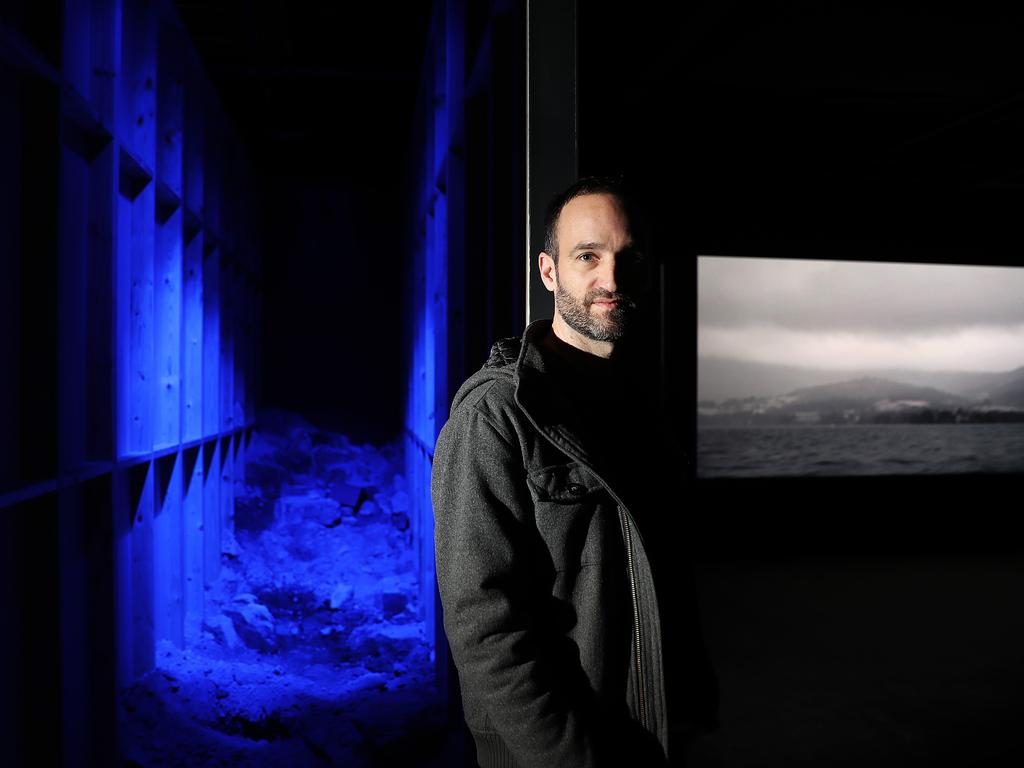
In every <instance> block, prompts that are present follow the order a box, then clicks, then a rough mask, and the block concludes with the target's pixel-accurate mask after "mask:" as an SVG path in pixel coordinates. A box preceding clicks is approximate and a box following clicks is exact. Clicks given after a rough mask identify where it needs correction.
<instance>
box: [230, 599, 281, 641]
mask: <svg viewBox="0 0 1024 768" xmlns="http://www.w3.org/2000/svg"><path fill="white" fill-rule="evenodd" d="M224 614H225V615H226V616H228V617H229V618H230V619H231V621H232V622H233V623H234V625H235V631H236V632H237V633H238V636H239V637H240V638H241V639H242V642H243V643H245V644H246V645H247V646H249V647H250V648H254V649H255V650H257V651H269V650H271V649H273V648H274V647H275V645H276V644H275V642H274V617H273V615H272V614H271V613H270V610H269V609H268V608H267V606H265V605H261V604H259V603H255V602H253V603H232V604H231V605H229V606H227V607H225V609H224Z"/></svg>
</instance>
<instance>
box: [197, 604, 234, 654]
mask: <svg viewBox="0 0 1024 768" xmlns="http://www.w3.org/2000/svg"><path fill="white" fill-rule="evenodd" d="M203 628H204V629H206V630H207V631H208V632H209V633H210V634H211V635H213V639H214V640H216V641H217V642H218V643H220V644H221V645H223V646H226V647H228V648H231V649H234V648H237V647H238V633H237V632H235V625H234V623H232V621H231V619H229V618H228V617H227V616H225V615H224V614H223V613H218V614H217V615H216V616H210V617H209V618H208V619H206V620H205V621H204V622H203Z"/></svg>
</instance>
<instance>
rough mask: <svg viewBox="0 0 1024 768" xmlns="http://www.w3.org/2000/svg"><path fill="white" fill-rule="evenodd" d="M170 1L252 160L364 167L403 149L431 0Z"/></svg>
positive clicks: (334, 169) (328, 169) (264, 166)
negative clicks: (359, 0)
mask: <svg viewBox="0 0 1024 768" xmlns="http://www.w3.org/2000/svg"><path fill="white" fill-rule="evenodd" d="M175 6H176V7H177V9H178V12H179V13H180V15H181V18H182V21H183V22H184V24H185V27H186V29H187V30H188V33H189V36H190V37H191V39H192V41H193V42H194V44H195V46H196V48H197V49H198V51H199V54H200V57H201V58H202V61H203V64H204V66H205V67H206V70H207V72H208V73H209V75H210V78H211V79H212V81H213V83H214V86H215V87H216V88H217V90H218V92H219V94H220V97H221V99H222V100H223V102H224V104H225V107H226V109H227V111H228V114H229V115H230V116H231V118H232V119H233V121H234V123H235V126H236V128H237V130H238V132H239V134H240V135H241V137H242V140H243V142H244V143H245V145H246V148H247V150H248V152H249V155H250V159H251V161H252V162H253V164H254V165H255V166H256V167H257V168H258V169H260V170H262V171H263V172H264V173H269V174H273V175H277V174H285V175H291V174H298V175H314V176H315V175H333V174H339V173H340V174H353V175H355V176H359V175H362V173H364V172H366V171H369V170H372V169H373V168H374V167H376V168H378V169H379V168H380V167H381V166H382V165H383V166H385V167H386V166H387V165H388V164H389V162H390V161H391V160H392V159H398V160H404V158H405V156H406V148H407V147H408V145H409V143H410V141H411V139H412V133H411V123H412V117H413V111H414V106H415V99H416V93H417V89H418V85H419V73H420V70H421V68H422V62H423V54H424V50H425V48H426V40H427V29H428V24H429V20H430V12H431V6H432V3H431V2H430V0H416V1H414V2H404V3H400V4H398V5H395V4H391V3H348V2H328V1H326V0H324V1H321V2H308V1H305V2H303V1H301V0H300V1H298V2H281V1H280V0H279V1H278V2H259V3H252V2H246V1H245V0H225V1H220V2H209V0H206V1H205V2H204V1H203V0H175Z"/></svg>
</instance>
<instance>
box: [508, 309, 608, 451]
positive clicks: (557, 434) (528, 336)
mask: <svg viewBox="0 0 1024 768" xmlns="http://www.w3.org/2000/svg"><path fill="white" fill-rule="evenodd" d="M550 330H551V318H541V319H539V320H534V321H533V322H532V323H530V324H529V325H528V326H526V330H524V331H523V336H522V339H521V341H520V346H519V356H518V357H517V359H516V363H515V367H514V369H513V372H512V380H513V382H514V384H515V390H514V396H513V397H514V400H515V402H516V404H517V405H518V406H519V408H520V410H522V411H523V413H525V414H526V416H527V418H528V419H529V420H530V421H531V422H532V423H533V425H534V426H535V427H536V428H537V429H538V430H539V431H540V432H542V433H543V434H544V435H546V436H547V438H548V439H549V440H550V441H551V442H553V443H554V444H555V445H556V446H557V447H559V448H560V449H561V450H563V451H565V452H566V453H567V454H569V455H570V456H572V457H573V458H574V459H576V460H577V461H580V462H582V463H584V464H586V465H587V466H588V467H590V468H591V469H593V465H594V462H593V456H592V455H591V453H590V452H588V451H587V449H586V447H585V445H584V443H583V441H582V440H581V439H580V436H579V435H578V434H577V433H576V432H575V431H573V429H572V428H571V427H569V425H568V424H567V423H566V418H565V417H566V415H567V414H569V413H571V409H572V408H574V405H575V404H574V403H572V402H570V401H569V399H568V398H567V397H566V396H565V394H564V393H563V392H562V391H561V390H560V389H559V388H558V387H556V386H554V384H553V383H552V380H551V376H550V369H549V365H548V363H547V360H546V359H545V357H544V354H543V353H542V352H541V349H540V340H541V339H542V338H543V337H544V335H545V334H547V333H548V332H549V331H550Z"/></svg>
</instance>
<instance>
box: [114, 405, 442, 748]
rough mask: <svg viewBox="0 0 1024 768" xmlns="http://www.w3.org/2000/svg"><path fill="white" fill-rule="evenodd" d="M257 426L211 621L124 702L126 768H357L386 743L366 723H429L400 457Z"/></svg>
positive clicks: (297, 425)
mask: <svg viewBox="0 0 1024 768" xmlns="http://www.w3.org/2000/svg"><path fill="white" fill-rule="evenodd" d="M261 425H262V427H261V430H260V431H259V432H257V433H255V434H254V436H253V439H252V440H251V441H250V444H249V446H248V449H247V453H246V466H245V479H246V485H245V488H244V492H241V493H237V492H236V498H235V514H234V519H233V521H231V522H233V526H232V525H227V526H226V527H225V531H224V533H225V535H224V537H223V542H224V546H223V547H222V558H221V573H220V577H219V579H218V580H217V582H216V583H215V584H214V585H212V586H211V587H210V588H209V589H208V590H207V592H206V596H205V602H206V604H205V606H204V611H203V616H204V617H205V618H204V619H203V620H202V622H201V623H200V625H199V627H197V629H196V630H195V633H196V634H195V636H186V642H185V650H182V649H180V648H177V647H175V646H173V645H170V644H167V643H163V644H161V647H160V651H159V653H158V654H157V656H158V657H157V669H156V670H154V672H153V673H150V674H149V675H146V676H144V677H143V678H142V679H140V680H139V681H137V682H136V683H135V684H134V685H133V686H131V687H130V688H129V689H127V690H126V691H124V692H123V697H122V699H123V704H124V706H123V708H122V717H123V718H125V722H124V724H123V725H124V729H125V733H126V738H127V742H126V743H127V744H128V745H129V746H128V748H127V752H126V755H125V758H126V760H127V761H128V762H127V763H126V764H130V763H131V761H135V763H137V764H140V765H150V764H167V765H171V764H173V765H206V764H222V763H223V764H231V765H246V766H250V765H251V766H271V765H272V766H274V767H275V768H277V767H278V766H280V765H294V766H302V765H323V764H334V765H347V766H349V765H350V766H353V767H355V768H359V767H360V766H368V765H369V764H368V763H367V762H366V759H367V758H366V755H367V754H369V753H368V751H367V750H368V747H367V744H366V743H365V742H366V740H367V739H371V740H372V741H375V742H376V741H381V740H382V739H384V740H386V738H385V737H384V736H382V735H381V733H383V731H380V730H379V729H378V730H376V731H375V730H374V729H375V728H376V726H374V725H372V722H373V718H372V717H370V716H369V715H368V713H369V712H378V713H384V712H386V711H388V709H389V705H386V704H384V702H397V701H399V700H398V699H395V698H394V697H395V696H397V695H399V694H400V693H401V694H402V695H404V696H406V700H407V701H408V702H410V703H409V708H410V713H409V715H410V717H418V718H420V719H422V712H425V711H432V709H433V708H434V704H433V703H432V702H434V699H433V698H432V697H434V696H436V691H435V690H434V687H433V685H434V682H433V668H432V658H433V652H432V649H431V645H430V642H429V639H428V633H427V632H426V630H425V627H424V622H423V620H422V617H421V612H420V607H419V605H418V583H417V579H416V562H417V561H416V556H417V555H416V547H415V545H414V541H413V538H412V533H411V530H410V528H411V526H410V517H409V515H410V513H411V504H410V499H409V495H408V494H409V489H408V485H407V482H406V480H405V478H404V476H403V471H404V467H403V465H402V460H401V455H400V451H399V450H398V449H397V448H395V447H394V446H390V445H388V446H384V447H382V448H377V447H375V446H373V445H369V444H365V445H358V444H355V443H352V442H351V441H350V440H349V439H348V438H347V437H346V436H344V435H340V434H334V433H328V432H323V431H321V430H318V429H316V428H315V427H313V426H312V425H310V424H308V423H307V422H305V421H303V420H302V419H301V418H299V417H296V416H294V415H292V414H286V413H281V412H275V413H272V414H268V415H267V416H266V418H261ZM157 673H159V674H157ZM168 675H169V676H170V677H167V676H168ZM172 687H173V690H172ZM171 697H173V701H171V700H170V699H171ZM417 707H418V708H419V709H416V708H417ZM414 710H415V713H414ZM360 722H361V723H362V724H361V725H358V724H359V723H360ZM354 723H355V724H357V725H358V727H354ZM391 727H392V726H388V729H390V728H391ZM388 729H385V730H388ZM388 732H389V733H390V731H389V730H388ZM372 733H375V734H376V735H374V736H371V735H370V734H372ZM387 738H390V736H389V737H387ZM156 744H159V745H160V748H159V749H157V748H156V746H155V745H156ZM378 746H379V745H378ZM374 748H376V747H374ZM214 756H216V757H214ZM213 759H216V760H219V761H221V762H216V763H208V762H207V761H208V760H213Z"/></svg>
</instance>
